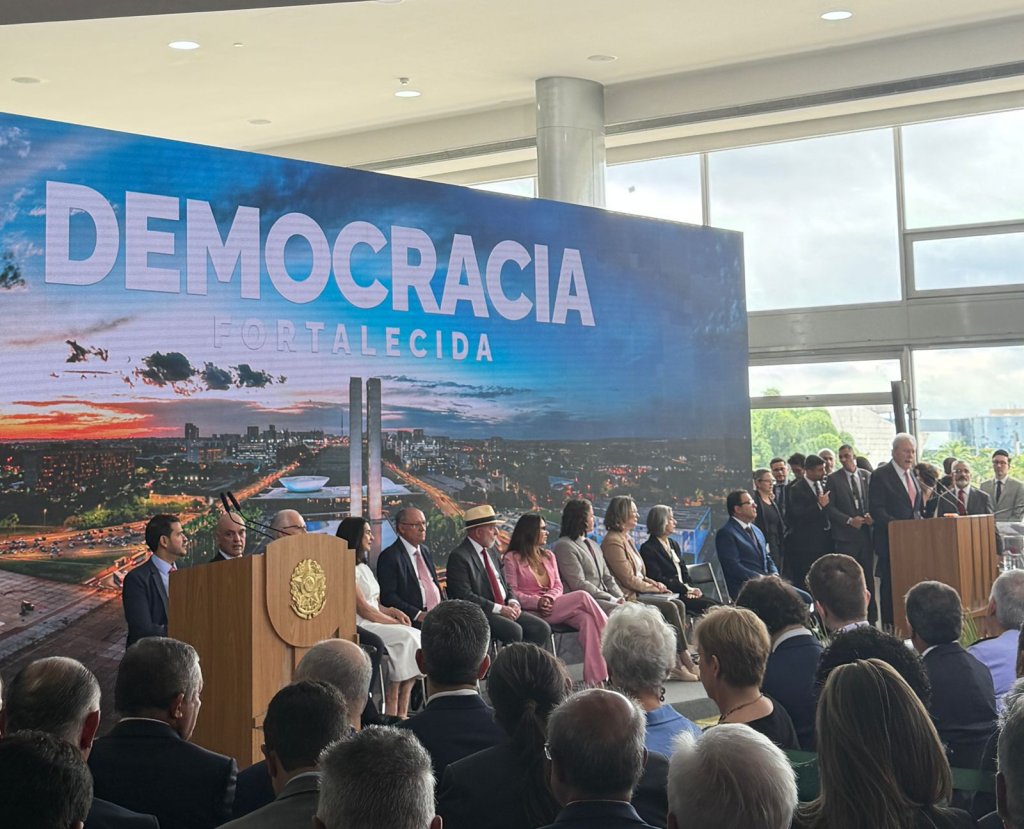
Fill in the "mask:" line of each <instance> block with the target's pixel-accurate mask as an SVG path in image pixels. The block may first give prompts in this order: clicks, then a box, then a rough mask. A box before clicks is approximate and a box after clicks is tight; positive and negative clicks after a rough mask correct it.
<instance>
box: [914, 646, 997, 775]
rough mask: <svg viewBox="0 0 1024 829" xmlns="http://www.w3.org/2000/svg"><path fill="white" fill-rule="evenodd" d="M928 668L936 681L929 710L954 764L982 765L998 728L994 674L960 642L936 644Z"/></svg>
mask: <svg viewBox="0 0 1024 829" xmlns="http://www.w3.org/2000/svg"><path fill="white" fill-rule="evenodd" d="M924 667H925V670H927V671H928V679H930V680H931V683H932V701H931V704H930V705H929V706H928V712H929V713H930V714H931V716H932V721H933V722H934V723H935V730H936V731H938V732H939V737H940V738H941V739H942V742H943V743H944V744H945V745H946V752H947V755H948V757H949V764H950V766H952V767H953V768H961V769H976V768H979V767H980V766H981V761H982V758H983V755H984V749H985V744H986V743H987V742H988V739H989V737H991V736H992V733H993V732H994V731H995V728H996V717H997V714H996V692H995V687H994V686H993V685H992V674H991V673H990V672H989V669H988V668H986V667H985V666H984V665H983V664H981V662H979V661H978V660H977V659H976V658H975V657H974V656H972V655H971V654H969V653H968V652H967V651H965V650H964V649H963V648H962V647H961V646H960V643H959V642H949V643H947V644H944V645H936V646H935V647H934V648H932V649H931V650H930V651H928V653H927V654H926V655H925V657H924Z"/></svg>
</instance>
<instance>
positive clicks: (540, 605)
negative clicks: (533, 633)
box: [503, 513, 608, 685]
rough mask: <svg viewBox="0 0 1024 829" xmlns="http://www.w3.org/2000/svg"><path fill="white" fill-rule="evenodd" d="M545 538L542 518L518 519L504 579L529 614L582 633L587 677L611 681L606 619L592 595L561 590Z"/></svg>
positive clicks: (529, 515) (594, 682) (532, 515)
mask: <svg viewBox="0 0 1024 829" xmlns="http://www.w3.org/2000/svg"><path fill="white" fill-rule="evenodd" d="M547 539H548V531H547V528H546V527H545V526H544V519H543V518H541V517H540V516H539V515H537V514H536V513H526V514H525V515H522V516H520V518H519V520H518V521H516V526H515V528H514V529H513V530H512V537H511V538H510V539H509V542H508V552H507V553H505V557H504V559H503V561H504V565H503V566H504V570H505V581H506V582H507V583H508V586H509V589H510V590H511V591H512V592H513V593H515V595H516V596H518V597H519V602H520V604H521V605H522V606H523V608H524V609H525V610H529V611H532V612H534V613H536V614H537V615H538V616H541V617H542V618H543V619H545V620H546V621H547V622H548V624H567V625H569V626H570V627H572V628H575V629H576V630H577V631H579V640H580V645H581V647H582V648H583V679H584V681H585V682H586V683H587V684H588V685H598V684H600V683H602V682H604V681H605V680H606V679H608V666H607V665H605V664H604V659H603V658H602V657H601V632H602V631H603V630H604V626H605V623H606V622H607V621H608V617H607V616H606V615H605V613H604V611H603V610H601V607H600V605H598V603H597V602H596V601H594V598H593V597H592V596H591V595H590V594H589V593H587V592H585V591H583V590H573V591H572V592H570V593H565V592H563V590H562V581H561V579H559V578H558V566H557V565H556V564H555V557H554V555H552V554H551V553H550V552H549V551H548V550H547V549H545V547H544V544H545V543H546V542H547Z"/></svg>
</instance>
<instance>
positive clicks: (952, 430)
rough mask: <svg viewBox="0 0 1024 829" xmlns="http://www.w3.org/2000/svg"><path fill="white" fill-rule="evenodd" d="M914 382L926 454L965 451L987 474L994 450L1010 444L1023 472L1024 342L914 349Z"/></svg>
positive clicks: (1016, 468)
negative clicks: (1022, 344)
mask: <svg viewBox="0 0 1024 829" xmlns="http://www.w3.org/2000/svg"><path fill="white" fill-rule="evenodd" d="M914 382H915V384H916V387H917V407H918V409H919V411H920V415H919V421H918V430H919V438H920V439H921V442H922V445H923V447H924V451H923V453H922V454H923V455H924V457H926V458H928V459H930V460H932V462H933V463H934V462H935V461H936V460H937V461H938V462H939V463H941V461H942V459H943V458H945V457H947V456H955V457H963V458H964V460H967V461H968V462H969V463H970V464H971V466H972V468H973V469H974V472H975V475H976V476H977V475H980V476H981V477H980V478H978V480H985V479H986V478H991V477H992V466H991V460H990V458H991V455H992V450H994V449H1007V450H1009V451H1010V453H1011V454H1012V455H1013V456H1014V460H1013V465H1012V467H1011V471H1010V474H1011V475H1014V476H1015V477H1018V478H1020V477H1024V458H1022V457H1021V442H1022V440H1024V393H1022V392H1021V389H1024V346H1002V347H994V348H949V349H938V350H934V351H923V350H922V351H915V352H914Z"/></svg>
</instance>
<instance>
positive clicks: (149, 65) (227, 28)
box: [0, 0, 1024, 149]
mask: <svg viewBox="0 0 1024 829" xmlns="http://www.w3.org/2000/svg"><path fill="white" fill-rule="evenodd" d="M5 2H6V0H5ZM20 2H25V0H20ZM837 6H838V7H840V8H843V7H846V8H850V9H851V10H853V11H854V12H855V14H854V17H853V18H852V19H851V20H848V21H844V22H840V23H828V22H825V21H822V20H821V19H820V18H819V14H820V13H821V12H822V11H825V10H828V9H830V8H835V7H837ZM1021 13H1022V7H1021V4H1020V0H973V1H972V2H971V3H970V4H966V3H964V2H963V0H850V1H849V2H846V1H845V0H843V2H839V0H837V2H836V3H828V2H825V0H784V2H764V0H718V2H715V3H708V2H702V3H697V2H693V1H692V0H511V1H509V0H505V2H498V0H405V2H402V3H400V4H384V3H380V2H372V1H371V2H363V3H352V2H349V3H338V4H326V5H314V6H298V7H290V8H278V9H255V10H248V11H226V12H209V13H198V14H181V15H162V16H154V17H135V18H116V19H106V20H82V21H72V22H57V23H31V24H17V25H6V26H0V55H2V56H3V57H2V63H0V65H2V67H3V70H2V73H0V110H3V111H7V112H14V113H21V114H26V115H34V116H39V117H44V118H53V119H57V120H63V121H71V122H75V123H80V124H88V125H94V126H100V127H107V128H111V129H117V130H125V131H129V132H135V133H143V134H149V135H156V136H162V137H168V138H176V139H184V140H189V141H196V142H200V143H204V144H213V145H218V146H226V147H235V148H243V149H254V148H266V147H273V146H275V145H281V144H289V143H296V142H302V141H310V140H314V139H319V138H325V137H330V136H341V135H346V134H352V133H359V132H363V131H367V130H369V129H371V128H381V127H387V126H394V125H398V124H412V123H415V122H419V121H427V120H432V119H438V118H441V117H444V116H450V115H454V114H464V113H469V112H476V111H483V110H490V109H496V108H502V107H507V106H508V105H511V104H518V105H522V104H526V103H529V102H530V101H532V100H533V94H534V81H535V80H536V79H537V78H539V77H545V76H550V75H567V76H574V77H583V78H589V79H592V80H595V81H598V82H601V83H603V84H605V85H607V86H614V85H617V84H624V83H627V82H632V81H637V80H641V79H648V78H653V77H659V76H665V75H673V74H677V73H681V72H688V71H692V70H699V69H707V68H711V67H720V66H727V65H730V64H736V63H743V62H749V61H754V60H759V59H766V58H773V57H778V56H784V55H792V54H797V53H803V52H814V51H820V50H823V49H829V48H832V47H837V46H846V45H852V44H863V43H868V42H871V41H875V40H879V39H883V38H886V39H891V38H894V37H895V38H907V39H908V41H909V40H911V39H912V38H913V36H914V35H916V34H920V33H922V32H929V31H935V30H940V29H947V28H953V27H959V26H964V25H967V24H976V23H979V22H985V21H992V20H998V19H1002V18H1007V17H1012V16H1020V15H1021ZM181 39H189V40H195V41H198V42H199V43H200V44H201V48H199V49H197V50H195V51H192V52H177V51H174V50H171V49H169V48H167V44H168V43H169V42H170V41H172V40H181ZM236 44H239V45H236ZM594 54H609V55H615V56H617V58H618V59H617V60H615V61H614V62H608V63H595V62H592V61H589V60H587V58H588V56H590V55H594ZM1021 58H1022V59H1024V47H1022V53H1021ZM977 59H978V61H981V62H983V61H984V56H983V55H981V56H978V58H977ZM22 76H30V77H34V78H38V79H40V80H41V83H37V84H21V83H15V82H12V81H11V80H10V79H11V78H14V77H22ZM401 76H407V77H409V78H410V79H411V82H410V85H411V86H415V87H416V88H417V89H419V90H421V91H422V93H423V95H422V97H420V98H415V99H399V98H395V97H394V96H393V92H394V91H395V89H397V88H398V81H397V79H398V78H399V77H401ZM713 104H714V102H709V106H711V105H713ZM253 119H267V120H269V121H270V122H271V123H270V124H266V125H263V126H254V125H252V124H250V123H249V121H250V120H253Z"/></svg>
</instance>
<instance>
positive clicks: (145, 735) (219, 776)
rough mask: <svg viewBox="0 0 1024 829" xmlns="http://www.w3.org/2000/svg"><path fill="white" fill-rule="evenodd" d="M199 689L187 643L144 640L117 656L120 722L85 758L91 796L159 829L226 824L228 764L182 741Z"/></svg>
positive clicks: (195, 712)
mask: <svg viewBox="0 0 1024 829" xmlns="http://www.w3.org/2000/svg"><path fill="white" fill-rule="evenodd" d="M202 690H203V674H202V671H201V670H200V668H199V655H198V654H197V653H196V651H195V648H193V647H192V646H191V645H188V644H186V643H185V642H179V641H178V640H176V639H166V638H162V637H152V638H149V639H143V640H141V641H139V642H136V643H135V644H134V645H132V646H131V647H130V648H128V650H127V651H125V654H124V658H123V659H122V660H121V664H120V666H118V669H117V680H116V682H115V685H114V707H115V708H116V710H117V712H118V714H120V716H121V720H120V722H118V724H117V725H115V726H114V728H113V730H112V731H111V732H110V733H109V734H108V735H107V736H106V737H101V738H100V739H99V740H97V741H96V742H95V743H94V744H93V749H92V753H91V754H90V755H89V767H90V768H91V769H92V776H93V781H94V788H95V792H96V796H97V797H102V798H103V799H104V800H111V801H113V802H114V803H117V804H118V805H119V806H124V807H125V808H126V809H131V810H132V811H135V812H142V813H143V814H148V815H156V818H157V820H159V821H160V829H212V827H214V826H220V825H221V824H222V823H224V822H225V821H227V819H228V818H229V817H230V815H231V801H232V800H233V799H234V795H235V761H234V760H232V759H231V758H230V757H225V756H224V755H222V754H215V753H214V752H212V751H207V750H206V749H205V748H200V747H199V746H197V745H193V744H192V743H190V742H188V739H189V737H191V736H192V729H193V728H195V724H196V718H197V717H198V716H199V708H200V705H201V704H202V703H201V701H200V698H199V695H200V694H201V693H202ZM159 781H168V785H157V783H158V782H159ZM171 783H173V785H172V784H171Z"/></svg>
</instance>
